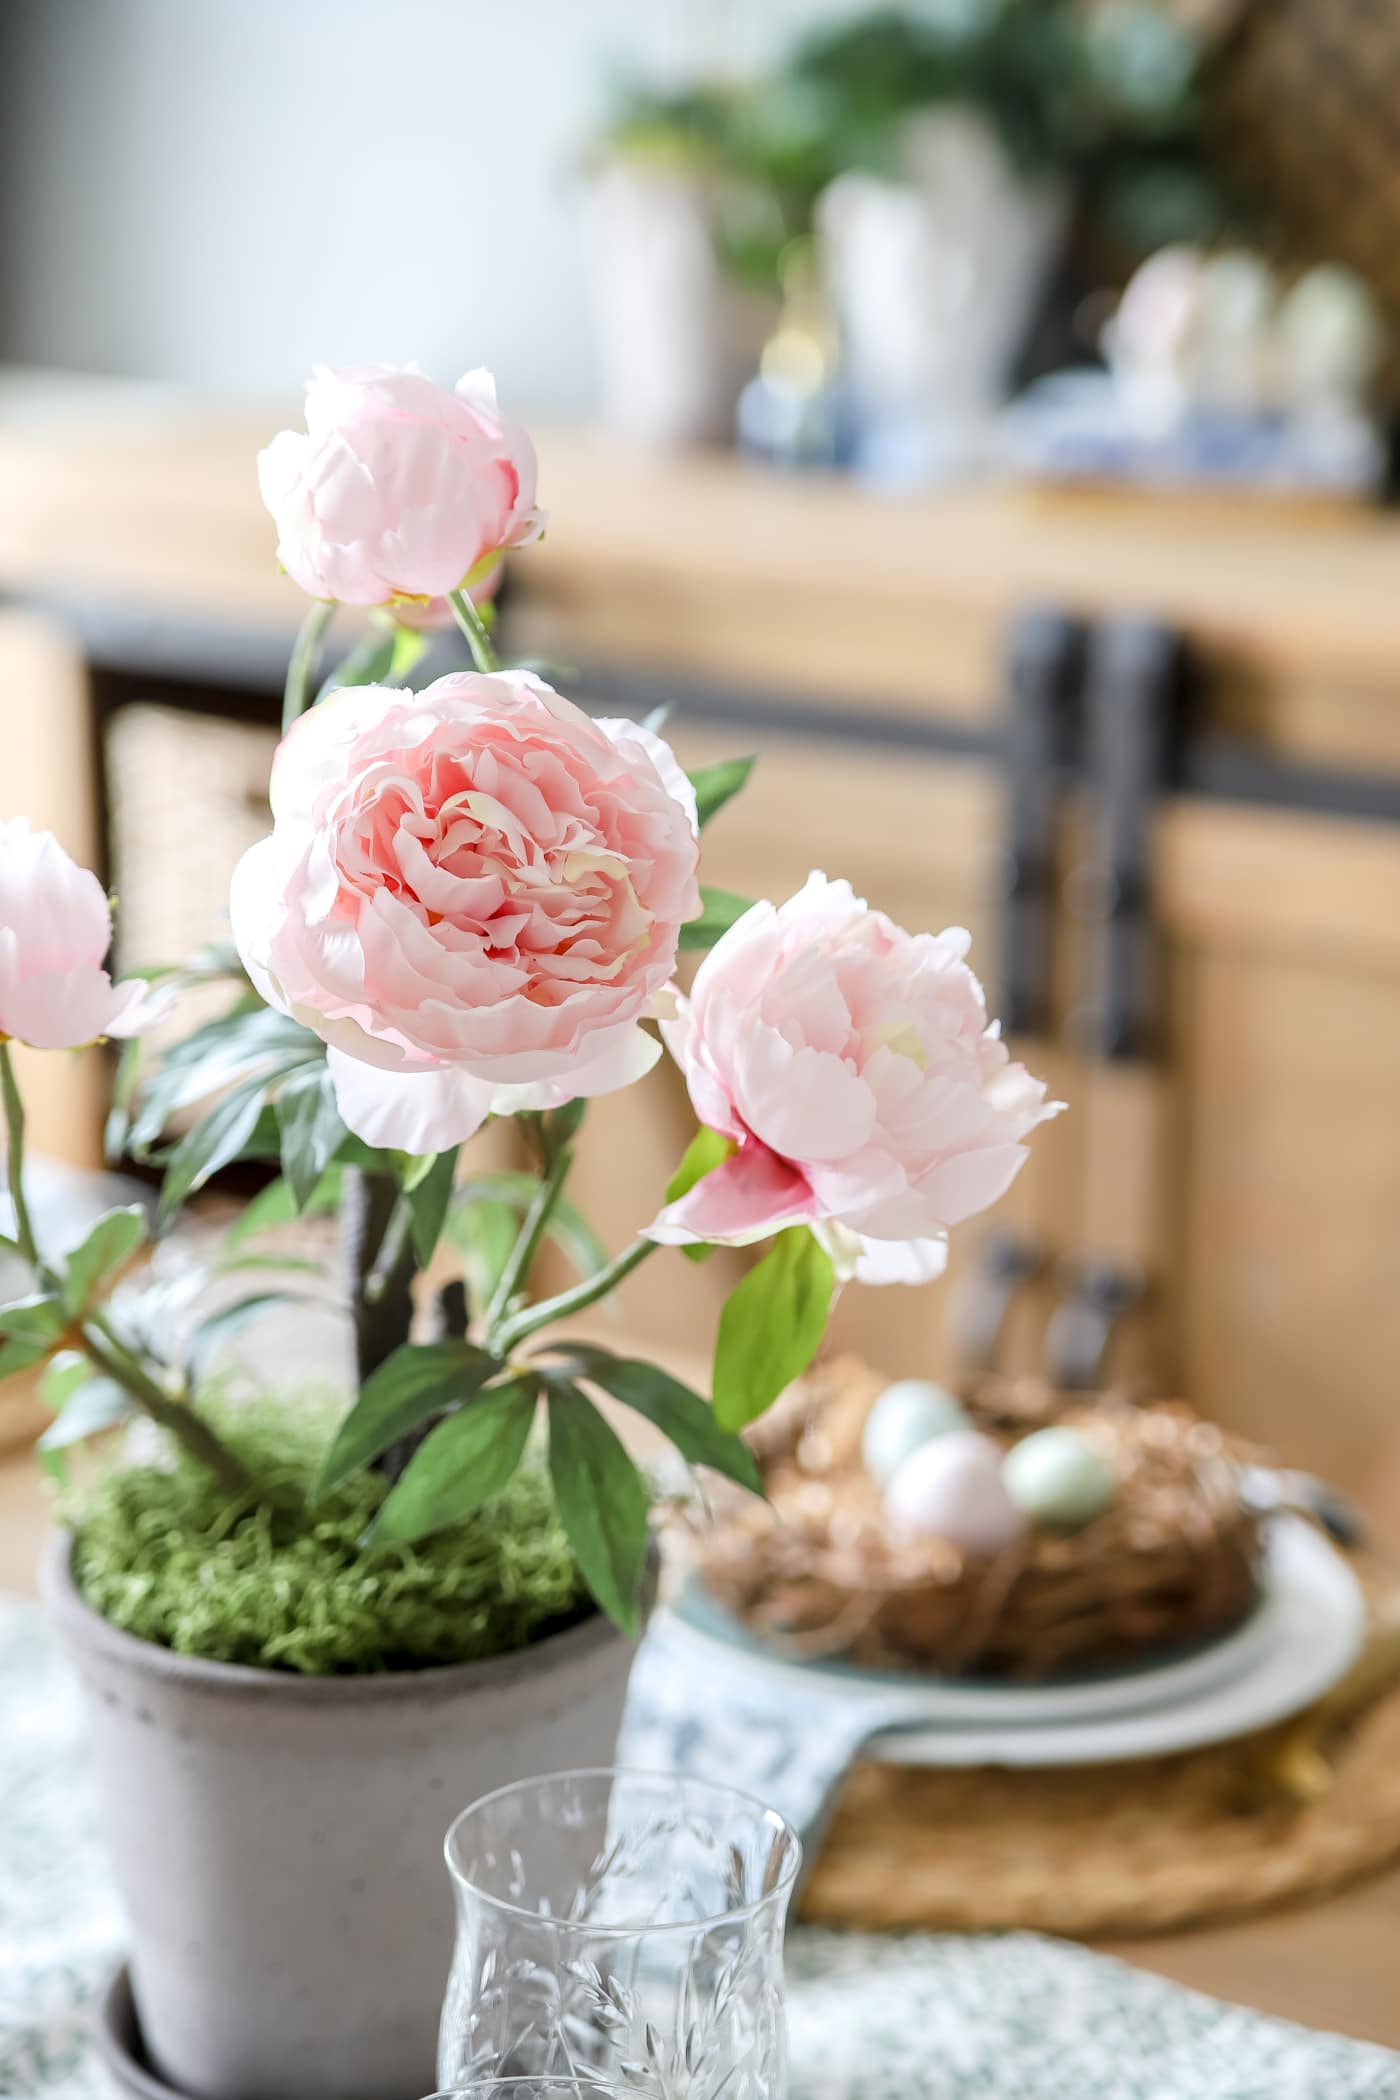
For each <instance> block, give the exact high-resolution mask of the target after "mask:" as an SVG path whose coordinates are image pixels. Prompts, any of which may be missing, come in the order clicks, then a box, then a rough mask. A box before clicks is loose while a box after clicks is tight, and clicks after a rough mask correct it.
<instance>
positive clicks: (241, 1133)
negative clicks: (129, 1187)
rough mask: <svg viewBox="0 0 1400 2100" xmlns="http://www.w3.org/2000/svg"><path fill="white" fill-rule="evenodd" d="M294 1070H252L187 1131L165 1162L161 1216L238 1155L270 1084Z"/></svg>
mask: <svg viewBox="0 0 1400 2100" xmlns="http://www.w3.org/2000/svg"><path fill="white" fill-rule="evenodd" d="M297 1062H298V1063H300V1062H301V1060H300V1059H298V1060H297ZM293 1069H294V1067H293V1066H287V1065H284V1066H283V1067H282V1068H281V1069H280V1070H278V1069H276V1068H274V1069H273V1070H272V1071H270V1072H269V1071H262V1072H255V1073H254V1074H253V1076H252V1078H250V1079H245V1080H243V1081H242V1082H241V1083H240V1084H239V1085H237V1086H235V1087H231V1088H230V1089H229V1091H228V1093H226V1094H225V1095H224V1096H223V1098H222V1100H220V1101H216V1102H215V1104H214V1106H213V1107H212V1108H211V1109H210V1110H209V1113H208V1114H207V1115H205V1116H201V1117H200V1119H199V1121H198V1122H197V1123H195V1124H194V1125H192V1127H191V1128H190V1129H189V1130H187V1131H186V1133H185V1135H184V1136H183V1137H182V1138H181V1140H180V1142H179V1144H178V1145H177V1146H176V1147H175V1150H174V1151H173V1152H172V1153H171V1155H170V1158H169V1161H168V1162H167V1164H166V1169H165V1180H164V1182H163V1183H162V1184H161V1191H160V1209H161V1216H162V1217H164V1218H168V1217H169V1216H170V1215H171V1213H172V1212H173V1211H175V1210H177V1209H178V1208H179V1206H180V1205H181V1204H182V1203H183V1202H184V1201H185V1198H186V1197H187V1196H192V1195H193V1194H194V1192H195V1190H196V1189H201V1188H203V1186H204V1184H205V1182H206V1181H207V1180H208V1179H209V1177H210V1175H211V1174H217V1173H218V1171H219V1168H220V1167H226V1166H227V1165H228V1163H229V1161H230V1160H232V1159H237V1158H238V1155H239V1154H240V1152H242V1151H243V1149H244V1146H245V1145H246V1144H247V1143H248V1140H249V1139H250V1138H251V1137H252V1135H253V1133H254V1131H255V1130H256V1129H257V1125H258V1117H259V1116H260V1115H261V1113H262V1110H263V1108H264V1105H265V1104H266V1101H267V1090H268V1088H269V1086H270V1085H271V1084H272V1082H273V1080H274V1079H277V1078H282V1077H284V1076H285V1075H286V1073H287V1072H289V1071H291V1070H293Z"/></svg>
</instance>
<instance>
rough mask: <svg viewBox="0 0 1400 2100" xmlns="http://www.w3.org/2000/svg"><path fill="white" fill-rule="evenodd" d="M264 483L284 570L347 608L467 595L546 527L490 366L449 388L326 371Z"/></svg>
mask: <svg viewBox="0 0 1400 2100" xmlns="http://www.w3.org/2000/svg"><path fill="white" fill-rule="evenodd" d="M258 485H259V487H260V489H261V490H262V499H263V502H264V503H265V504H266V505H267V507H268V509H269V510H270V511H271V513H272V516H273V518H274V520H275V521H276V525H277V558H278V560H279V561H280V562H281V564H282V566H283V568H284V569H286V571H287V573H288V574H289V575H290V576H292V577H293V578H294V579H295V581H296V582H297V583H299V584H300V585H301V588H302V589H303V590H304V591H306V592H307V593H308V594H309V595H310V596H311V597H313V598H333V599H338V600H339V601H340V602H341V603H342V604H345V605H388V604H392V603H394V602H395V601H396V600H401V599H418V600H423V599H431V598H438V597H441V596H442V595H443V594H444V593H445V592H447V591H455V590H459V589H461V588H462V587H463V586H464V585H465V584H466V583H467V581H468V579H469V578H470V579H471V580H472V581H473V583H475V582H476V581H477V580H478V577H477V576H476V575H474V573H473V572H477V571H481V570H482V569H483V565H485V564H489V563H490V562H492V561H493V559H494V558H495V557H496V556H497V555H499V554H500V553H501V552H502V551H503V550H504V549H505V548H507V547H520V546H523V545H524V544H525V543H526V542H527V541H528V540H532V539H536V538H537V537H538V536H539V533H540V531H541V530H542V528H543V524H544V515H543V513H542V512H541V511H538V510H537V509H536V508H535V451H534V447H533V445H532V444H531V443H530V440H529V438H528V437H527V436H526V435H525V432H524V431H523V430H521V429H519V428H518V427H517V426H516V425H514V424H512V423H506V422H504V421H503V420H502V419H501V417H500V416H499V414H498V413H497V410H496V387H495V381H494V380H493V379H492V377H491V375H490V373H489V372H469V373H468V374H467V376H466V377H465V378H464V379H462V380H459V382H458V384H457V390H456V392H455V393H449V392H448V391H447V389H446V387H441V386H438V385H436V384H435V383H434V382H433V381H432V380H431V379H428V378H426V377H425V376H424V375H423V373H421V372H419V371H416V370H415V369H414V368H413V367H412V366H411V365H410V366H409V367H408V368H407V369H406V370H404V371H398V370H396V369H395V368H394V367H393V366H391V365H366V366H361V367H359V368H357V369H354V370H350V371H344V372H332V371H329V370H328V369H327V368H326V367H325V366H318V367H317V369H316V372H315V374H314V375H313V377H312V379H311V381H310V383H309V385H308V386H307V389H306V429H305V431H300V430H284V431H282V432H281V433H280V434H279V435H278V436H277V437H275V438H274V439H273V440H272V443H271V444H270V445H269V446H268V447H267V448H266V450H265V451H263V452H261V453H259V455H258Z"/></svg>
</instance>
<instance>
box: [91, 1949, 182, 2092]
mask: <svg viewBox="0 0 1400 2100" xmlns="http://www.w3.org/2000/svg"><path fill="white" fill-rule="evenodd" d="M92 2032H93V2040H94V2041H95V2043H96V2044H97V2053H98V2055H99V2056H100V2057H101V2059H102V2062H103V2065H104V2067H105V2069H106V2071H107V2074H108V2076H109V2077H110V2078H111V2079H112V2081H113V2083H114V2084H115V2085H116V2086H117V2087H118V2089H119V2090H120V2091H121V2092H123V2093H129V2094H131V2095H132V2100H188V2095H186V2094H184V2093H181V2092H179V2091H177V2090H176V2088H175V2087H174V2086H173V2085H167V2084H166V2082H165V2080H164V2079H163V2078H160V2077H158V2076H157V2075H156V2073H155V2072H154V2071H153V2070H152V2069H151V2067H150V2065H149V2063H148V2062H147V2061H146V2045H145V2043H144V2042H143V2041H142V2039H141V2026H140V2022H139V2021H138V2020H137V2017H136V2001H135V1999H134V1998H133V1997H132V1995H131V1972H130V1971H129V1969H128V1968H127V1965H126V1963H125V1962H120V1963H119V1964H118V1966H117V1967H116V1968H115V1969H114V1970H113V1971H112V1974H111V1977H110V1978H109V1980H108V1982H107V1983H106V1984H105V1985H104V1987H103V1990H102V1994H101V1996H100V1997H99V1998H98V2000H97V2003H96V2004H95V2005H94V2007H93V2009H92Z"/></svg>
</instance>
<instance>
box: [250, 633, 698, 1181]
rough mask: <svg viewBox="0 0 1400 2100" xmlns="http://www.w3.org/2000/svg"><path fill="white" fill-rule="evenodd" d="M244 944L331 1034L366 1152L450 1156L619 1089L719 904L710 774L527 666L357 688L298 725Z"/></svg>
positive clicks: (343, 1090) (256, 977) (281, 768)
mask: <svg viewBox="0 0 1400 2100" xmlns="http://www.w3.org/2000/svg"><path fill="white" fill-rule="evenodd" d="M271 794H272V813H273V819H274V830H273V832H272V835H271V837H270V838H267V839H264V840H262V841H261V842H260V844H258V845H256V846H254V847H252V848H251V850H250V851H249V852H248V853H247V854H245V855H244V857H243V859H242V861H241V862H240V863H239V866H238V868H237V870H236V872H235V875H234V880H233V891H232V896H231V899H230V910H231V913H232V917H233V929H234V936H235V938H236V940H237V942H238V946H239V950H240V952H241V954H242V956H243V960H244V963H245V964H246V966H247V968H248V970H249V972H250V974H251V976H252V978H253V981H254V983H255V984H256V985H257V987H258V989H259V991H260V992H261V993H262V994H263V996H264V998H266V999H267V1000H268V1001H269V1003H270V1004H271V1005H273V1006H276V1007H278V1008H280V1009H281V1011H283V1012H284V1013H290V1014H293V1015H295V1016H296V1018H297V1019H298V1020H299V1021H302V1022H304V1023H305V1025H306V1026H307V1027H308V1028H313V1029H314V1030H315V1031H316V1033H317V1034H318V1035H320V1036H321V1037H322V1038H323V1039H324V1041H325V1042H326V1043H327V1044H328V1045H329V1061H330V1069H331V1073H332V1076H333V1078H334V1082H335V1088H336V1095H337V1099H338V1101H339V1103H340V1111H341V1115H342V1116H343V1118H344V1120H345V1122H346V1123H347V1125H348V1126H349V1128H350V1129H351V1130H353V1131H355V1132H356V1133H357V1134H358V1135H359V1136H360V1137H362V1138H363V1139H364V1140H365V1141H366V1143H368V1144H371V1145H381V1146H396V1147H400V1148H402V1149H403V1150H405V1151H412V1152H432V1151H442V1150H444V1149H445V1148H446V1147H447V1146H449V1145H453V1144H456V1143H458V1142H459V1141H460V1140H461V1139H463V1138H465V1137H467V1136H469V1135H470V1133H471V1132H472V1131H473V1130H475V1129H476V1127H477V1125H478V1124H479V1123H480V1122H481V1121H482V1120H483V1118H484V1117H485V1116H486V1115H487V1114H489V1113H491V1112H493V1111H494V1112H496V1113H498V1114H500V1113H507V1112H509V1111H511V1110H512V1109H518V1108H537V1107H550V1106H555V1105H558V1104H559V1103H562V1102H564V1101H568V1100H572V1099H573V1098H575V1097H576V1096H580V1095H589V1094H601V1093H610V1092H611V1091H612V1090H613V1089H614V1088H615V1087H619V1086H624V1085H626V1083H627V1082H628V1081H629V1080H631V1079H635V1078H637V1077H639V1076H640V1074H641V1073H643V1072H644V1071H646V1070H647V1069H648V1068H649V1066H650V1065H651V1064H652V1063H653V1062H654V1060H655V1058H656V1057H657V1055H658V1054H659V1050H658V1046H657V1045H656V1043H655V1042H654V1041H653V1040H652V1038H651V1037H650V1036H649V1035H648V1034H647V1033H646V1032H645V1031H644V1030H642V1029H641V1028H639V1027H638V1025H637V1024H638V1021H639V1020H640V1019H641V1017H642V1016H643V1015H644V1014H645V1013H646V1012H647V1011H648V1008H649V1004H650V1001H651V999H652V996H653V994H654V993H656V992H657V991H658V990H659V989H660V987H662V986H663V985H664V984H665V983H666V980H667V979H668V977H669V976H670V973H671V969H672V967H673V965H674V962H675V956H676V944H677V939H678V936H679V932H680V928H681V925H682V923H683V922H684V921H685V920H686V919H688V918H692V917H694V915H695V913H696V912H697V911H698V910H699V908H700V899H699V892H698V890H697V888H696V884H695V868H696V861H697V858H698V852H699V847H698V838H697V831H696V822H695V797H694V794H693V791H692V790H691V787H690V783H689V781H688V780H687V779H686V777H685V775H684V773H682V772H681V770H680V768H679V766H678V765H677V764H676V761H675V759H674V758H673V757H672V755H671V752H670V751H669V749H668V748H667V746H666V745H665V744H663V743H662V742H661V740H660V738H658V737H655V736H653V735H652V734H651V733H650V732H649V731H648V730H645V729H641V728H639V727H637V726H636V725H635V724H633V723H631V722H595V721H592V720H591V719H590V718H589V716H587V715H586V714H584V713H583V712H582V710H581V709H580V708H577V707H575V706H574V705H573V704H572V702H570V701H568V700H565V699H562V698H561V697H560V695H559V694H558V693H556V692H554V691H552V690H551V688H550V687H549V686H547V685H545V684H544V683H543V682H542V681H541V680H540V679H537V678H535V677H532V676H531V675H529V674H528V673H526V672H524V671H502V672H498V673H495V674H493V675H491V676H486V675H483V674H479V673H474V672H462V673H456V674H454V675H452V676H450V677H447V678H439V679H438V680H437V681H436V683H435V684H433V685H430V686H428V687H426V688H425V689H424V690H423V691H422V692H421V693H417V694H415V693H411V692H391V691H388V690H387V689H386V688H384V687H382V686H351V687H346V688H344V689H342V690H341V691H340V692H337V693H334V694H332V695H331V696H330V698H329V699H327V700H324V701H322V702H321V704H320V705H319V706H318V707H315V708H313V709H312V710H311V711H310V713H309V714H305V715H303V716H302V717H301V719H300V720H299V721H298V722H297V723H296V724H295V726H294V727H293V728H292V730H291V731H290V733H289V734H288V735H287V736H286V737H285V738H284V739H283V742H282V744H281V745H280V747H279V749H278V752H277V756H276V759H275V761H274V764H273V770H272V789H271Z"/></svg>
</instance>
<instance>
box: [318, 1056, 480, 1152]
mask: <svg viewBox="0 0 1400 2100" xmlns="http://www.w3.org/2000/svg"><path fill="white" fill-rule="evenodd" d="M326 1064H327V1066H328V1068H329V1070H330V1075H331V1084H332V1085H333V1086H334V1088H335V1099H336V1106H337V1108H338V1109H339V1110H340V1119H341V1121H342V1122H343V1123H344V1125H345V1127H346V1129H347V1130H350V1131H353V1132H354V1134H355V1136H356V1137H357V1138H362V1139H363V1140H364V1142H365V1144H367V1145H374V1146H376V1147H377V1148H379V1149H381V1150H394V1151H398V1152H446V1151H447V1150H448V1149H449V1147H450V1146H452V1145H460V1144H461V1143H462V1141H463V1140H464V1139H465V1138H469V1137H470V1136H471V1135H472V1132H473V1131H474V1130H479V1129H480V1127H481V1125H482V1124H483V1123H484V1122H485V1120H486V1118H487V1116H488V1115H489V1114H490V1113H491V1089H490V1087H489V1086H486V1085H483V1083H482V1082H481V1081H480V1080H479V1079H473V1078H471V1077H470V1075H469V1074H468V1073H466V1072H455V1071H448V1070H439V1071H435V1072H385V1071H383V1070H381V1069H380V1068H379V1067H377V1066H375V1065H366V1064H362V1063H361V1062H360V1060H359V1058H357V1057H348V1056H346V1054H345V1052H344V1051H342V1050H328V1051H327V1052H326Z"/></svg>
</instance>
